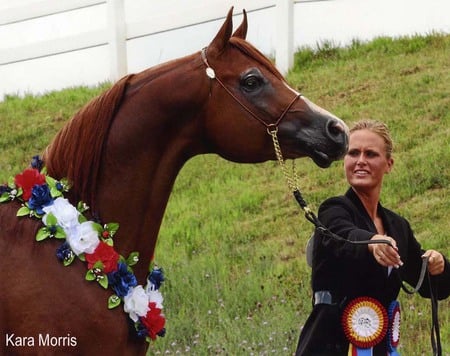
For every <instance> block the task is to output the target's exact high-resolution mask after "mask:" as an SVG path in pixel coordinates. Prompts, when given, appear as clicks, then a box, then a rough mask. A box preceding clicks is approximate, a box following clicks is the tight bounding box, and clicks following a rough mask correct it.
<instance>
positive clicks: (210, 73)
mask: <svg viewBox="0 0 450 356" xmlns="http://www.w3.org/2000/svg"><path fill="white" fill-rule="evenodd" d="M206 49H207V47H204V48H203V49H202V61H203V63H204V64H205V66H206V75H207V76H208V77H209V78H210V79H215V80H216V81H217V83H219V85H220V86H221V87H222V88H223V89H225V91H226V92H227V93H228V94H229V95H230V96H231V97H232V98H233V99H234V100H235V101H236V102H237V103H238V104H239V105H240V106H241V107H242V108H243V109H244V110H245V111H247V112H248V113H249V114H250V115H252V116H253V117H254V118H255V119H256V120H258V121H259V122H260V123H261V124H263V125H264V126H265V127H266V128H267V131H268V132H269V133H270V132H272V131H276V130H277V128H278V125H279V124H280V122H281V120H282V119H283V118H284V116H285V115H286V114H287V112H288V111H289V109H290V108H291V107H292V105H294V103H295V102H296V101H297V99H298V98H299V97H300V96H301V94H296V95H295V97H294V98H293V99H292V101H291V102H290V103H289V104H288V106H287V107H286V109H284V110H283V112H282V113H281V115H280V116H279V117H278V119H277V121H275V123H273V124H272V123H271V124H268V123H266V122H265V121H264V120H263V119H261V118H260V117H259V116H258V115H256V114H255V113H254V112H253V111H252V110H251V109H250V108H249V107H248V106H246V105H245V104H244V103H243V102H242V101H241V100H239V98H238V97H237V96H236V95H234V94H233V93H232V92H231V90H230V89H228V88H227V87H226V86H225V84H224V83H223V82H222V81H221V80H220V79H219V78H218V77H217V75H216V73H215V71H214V69H213V68H211V66H210V65H209V63H208V59H207V58H206Z"/></svg>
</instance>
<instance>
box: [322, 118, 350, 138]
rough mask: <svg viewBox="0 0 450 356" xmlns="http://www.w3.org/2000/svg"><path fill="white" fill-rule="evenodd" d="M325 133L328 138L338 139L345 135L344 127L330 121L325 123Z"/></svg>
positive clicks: (335, 121) (334, 121) (337, 122)
mask: <svg viewBox="0 0 450 356" xmlns="http://www.w3.org/2000/svg"><path fill="white" fill-rule="evenodd" d="M326 130H327V131H326V132H327V135H328V137H330V138H339V137H341V136H342V135H343V134H344V133H345V128H344V126H343V125H342V124H341V123H340V122H339V121H337V120H334V119H332V120H330V121H328V123H327V127H326Z"/></svg>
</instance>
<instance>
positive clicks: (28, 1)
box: [0, 0, 450, 100]
mask: <svg viewBox="0 0 450 356" xmlns="http://www.w3.org/2000/svg"><path fill="white" fill-rule="evenodd" d="M108 1H113V2H115V1H118V2H119V3H120V2H122V1H123V8H124V19H125V23H126V27H125V32H126V37H127V39H128V40H127V41H126V46H125V48H126V58H125V62H126V72H128V73H131V72H137V71H141V70H143V69H145V68H148V67H150V66H153V65H156V64H158V63H161V62H165V61H167V60H170V59H174V58H177V57H181V56H184V55H187V54H190V53H193V52H196V51H198V50H200V49H201V48H202V47H204V46H206V45H208V43H209V42H210V41H211V40H212V38H213V37H214V35H215V34H216V33H217V30H218V29H219V27H220V26H221V24H222V22H223V20H224V17H225V16H226V14H227V12H228V10H229V8H230V7H231V6H233V5H234V7H235V13H236V14H237V15H236V16H235V19H234V21H235V25H236V26H237V25H238V24H239V23H240V21H241V18H242V16H241V11H242V9H243V8H245V9H247V11H248V21H249V31H248V36H247V39H248V40H249V41H250V42H251V43H253V44H254V45H255V46H256V47H257V48H258V49H260V50H261V51H262V52H263V53H265V54H267V55H269V56H271V57H273V58H275V55H276V51H277V47H278V46H277V39H278V38H279V37H277V25H276V24H277V18H276V16H277V11H276V7H275V5H276V4H277V3H279V2H281V1H286V0H235V1H230V0H208V1H198V0H164V1H162V0H108ZM108 1H106V0H103V1H102V0H98V1H95V0H52V1H50V0H14V1H11V0H0V100H2V99H3V96H4V95H5V94H20V95H23V94H24V93H33V94H38V93H42V92H46V91H50V90H59V89H62V88H65V87H71V86H78V85H96V84H98V83H99V82H104V81H107V80H110V79H111V78H112V79H117V78H114V75H113V77H112V74H111V69H110V67H111V65H110V64H111V62H112V59H111V46H109V45H108V42H109V40H110V32H108V26H109V24H110V21H109V20H108V16H107V14H108ZM50 7H56V8H55V13H54V14H52V15H49V16H43V14H45V13H46V12H48V11H47V10H48V8H50ZM67 7H69V8H71V7H73V8H74V9H73V10H70V11H64V10H65V9H67ZM76 7H80V8H79V9H75V8H76ZM293 9H294V10H293V11H294V14H293V28H292V31H293V36H291V37H292V38H293V48H294V50H295V49H297V48H299V47H302V46H311V47H315V46H316V45H317V44H318V43H321V42H323V41H332V42H333V43H335V44H336V45H342V46H343V45H347V44H348V43H350V42H351V40H352V39H360V40H370V39H373V38H374V37H377V36H392V37H397V36H404V35H414V34H426V33H430V32H432V31H437V32H444V33H450V17H449V15H448V14H450V1H448V0H427V1H425V0H300V1H294V6H293ZM27 17H31V18H30V19H27V20H23V21H22V20H21V19H23V18H27ZM18 19H19V20H18ZM278 36H279V34H278ZM278 41H279V40H278ZM73 47H83V48H85V49H82V50H76V51H72V50H71V49H72V48H73ZM53 50H55V51H56V52H63V53H60V54H56V55H50V56H48V55H47V53H48V52H51V51H53ZM28 54H29V55H30V56H31V58H30V59H26V60H24V58H27V55H28ZM281 69H282V71H286V69H285V68H281Z"/></svg>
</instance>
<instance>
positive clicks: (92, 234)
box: [66, 221, 100, 255]
mask: <svg viewBox="0 0 450 356" xmlns="http://www.w3.org/2000/svg"><path fill="white" fill-rule="evenodd" d="M92 225H93V222H92V221H85V222H83V223H81V224H78V225H77V226H76V227H75V228H74V229H72V230H71V231H70V232H69V233H68V235H67V239H66V241H67V242H68V244H69V245H70V248H71V249H72V251H73V252H74V253H75V254H76V255H79V254H81V253H93V252H94V251H95V249H96V248H97V246H98V244H99V243H100V240H99V238H98V232H97V231H96V230H94V228H93V226H92Z"/></svg>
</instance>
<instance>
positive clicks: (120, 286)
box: [108, 262, 137, 298]
mask: <svg viewBox="0 0 450 356" xmlns="http://www.w3.org/2000/svg"><path fill="white" fill-rule="evenodd" d="M118 267H119V268H118V269H117V271H114V272H111V273H108V282H109V285H110V286H111V288H112V289H114V292H115V293H116V294H117V296H119V297H120V298H123V297H125V296H126V295H127V294H128V290H129V289H130V288H131V287H135V286H137V281H136V277H135V275H134V274H133V272H129V271H128V266H127V264H126V263H124V262H119V264H118Z"/></svg>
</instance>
